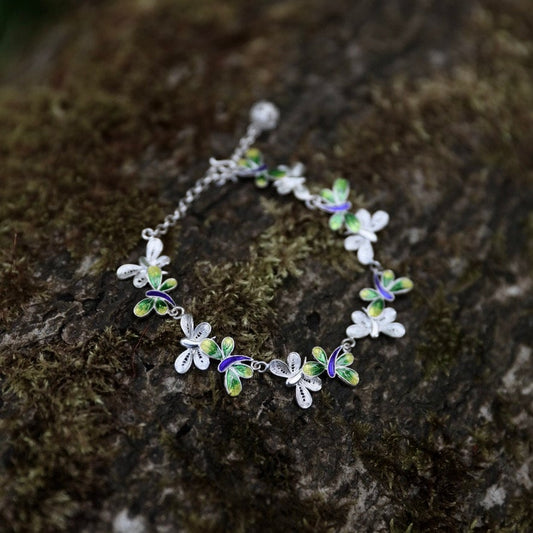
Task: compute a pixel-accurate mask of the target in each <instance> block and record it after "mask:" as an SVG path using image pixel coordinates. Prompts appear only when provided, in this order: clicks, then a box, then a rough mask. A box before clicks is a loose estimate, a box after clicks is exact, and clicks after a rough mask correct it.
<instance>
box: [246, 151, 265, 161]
mask: <svg viewBox="0 0 533 533" xmlns="http://www.w3.org/2000/svg"><path fill="white" fill-rule="evenodd" d="M246 159H249V160H250V161H253V162H254V163H256V164H257V165H260V164H261V163H262V162H263V155H262V154H261V151H260V150H258V149H257V148H250V149H249V150H247V151H246Z"/></svg>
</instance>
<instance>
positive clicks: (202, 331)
mask: <svg viewBox="0 0 533 533" xmlns="http://www.w3.org/2000/svg"><path fill="white" fill-rule="evenodd" d="M210 333H211V324H209V323H207V322H200V324H198V325H197V326H196V328H194V332H193V333H192V336H191V339H192V340H193V341H199V340H201V339H205V338H206V337H208V336H209V334H210Z"/></svg>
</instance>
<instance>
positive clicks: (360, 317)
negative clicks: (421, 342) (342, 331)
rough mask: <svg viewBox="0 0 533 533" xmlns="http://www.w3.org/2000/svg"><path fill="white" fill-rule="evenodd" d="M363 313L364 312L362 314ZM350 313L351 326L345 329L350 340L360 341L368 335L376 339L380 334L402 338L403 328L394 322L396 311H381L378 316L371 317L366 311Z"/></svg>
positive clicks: (388, 309) (390, 309) (387, 309)
mask: <svg viewBox="0 0 533 533" xmlns="http://www.w3.org/2000/svg"><path fill="white" fill-rule="evenodd" d="M363 311H364V312H363ZM363 311H354V312H353V313H352V321H353V324H352V325H351V326H348V328H347V329H346V335H347V336H348V337H351V338H352V339H361V338H362V337H366V336H367V335H370V336H371V337H372V338H376V337H378V336H379V334H380V333H383V334H384V335H388V336H389V337H403V336H404V335H405V328H404V327H403V325H402V324H400V323H399V322H394V320H396V310H395V309H393V308H392V307H387V308H386V309H383V311H382V312H381V314H380V315H378V316H377V317H373V316H371V315H370V313H369V312H368V309H364V310H363Z"/></svg>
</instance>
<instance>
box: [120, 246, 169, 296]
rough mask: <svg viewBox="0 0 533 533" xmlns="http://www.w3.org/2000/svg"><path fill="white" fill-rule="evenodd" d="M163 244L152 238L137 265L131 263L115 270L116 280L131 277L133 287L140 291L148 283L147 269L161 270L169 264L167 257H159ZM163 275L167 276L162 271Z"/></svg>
mask: <svg viewBox="0 0 533 533" xmlns="http://www.w3.org/2000/svg"><path fill="white" fill-rule="evenodd" d="M162 251H163V243H162V242H161V239H158V238H156V237H152V238H150V239H149V240H148V242H147V243H146V255H143V256H142V257H139V264H138V265H133V264H131V263H129V264H126V265H122V266H121V267H119V268H118V269H117V277H118V279H127V278H131V277H133V285H135V287H137V288H138V289H140V288H141V287H144V286H145V285H146V284H147V283H148V267H151V266H157V267H159V268H162V267H164V266H166V265H168V264H169V263H170V258H169V257H168V255H161V252H162ZM162 273H163V274H167V272H165V271H164V270H163V271H162Z"/></svg>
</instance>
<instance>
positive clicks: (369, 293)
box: [359, 289, 379, 302]
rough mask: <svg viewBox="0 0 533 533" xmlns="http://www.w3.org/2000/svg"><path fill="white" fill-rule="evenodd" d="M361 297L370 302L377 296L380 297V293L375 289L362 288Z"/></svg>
mask: <svg viewBox="0 0 533 533" xmlns="http://www.w3.org/2000/svg"><path fill="white" fill-rule="evenodd" d="M359 297H360V298H361V300H364V301H365V302H370V301H372V300H375V299H376V298H379V293H378V291H376V290H374V289H362V290H360V291H359Z"/></svg>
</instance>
